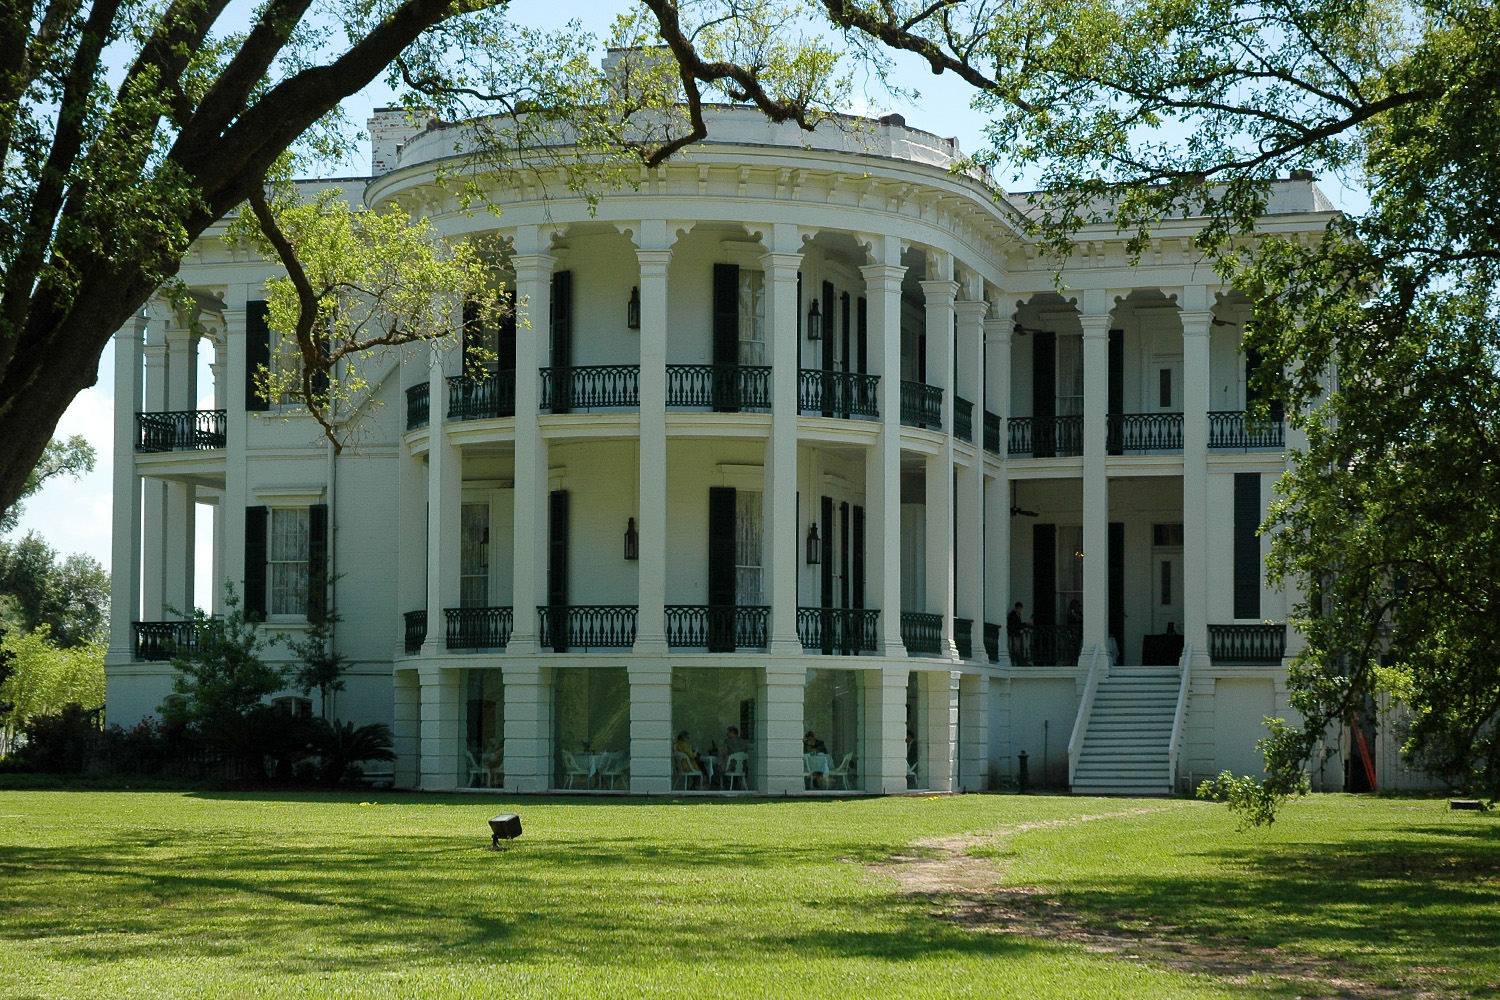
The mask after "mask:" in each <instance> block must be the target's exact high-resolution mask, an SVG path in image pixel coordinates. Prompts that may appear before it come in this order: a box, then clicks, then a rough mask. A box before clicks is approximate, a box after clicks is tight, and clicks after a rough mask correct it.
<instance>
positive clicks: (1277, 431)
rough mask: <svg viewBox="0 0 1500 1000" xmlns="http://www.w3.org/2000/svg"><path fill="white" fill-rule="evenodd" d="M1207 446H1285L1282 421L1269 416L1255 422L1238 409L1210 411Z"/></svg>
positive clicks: (1245, 447) (1282, 419)
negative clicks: (1266, 418)
mask: <svg viewBox="0 0 1500 1000" xmlns="http://www.w3.org/2000/svg"><path fill="white" fill-rule="evenodd" d="M1208 446H1209V447H1210V448H1244V449H1247V450H1248V449H1250V448H1278V449H1279V448H1285V447H1286V420H1285V418H1283V417H1279V416H1273V417H1271V418H1270V419H1268V420H1263V421H1256V420H1253V419H1252V418H1251V417H1250V415H1249V414H1247V413H1245V412H1243V411H1241V410H1210V411H1209V414H1208Z"/></svg>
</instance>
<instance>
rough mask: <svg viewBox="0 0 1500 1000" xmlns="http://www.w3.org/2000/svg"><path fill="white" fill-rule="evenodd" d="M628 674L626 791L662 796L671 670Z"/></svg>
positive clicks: (668, 751) (666, 778) (667, 764)
mask: <svg viewBox="0 0 1500 1000" xmlns="http://www.w3.org/2000/svg"><path fill="white" fill-rule="evenodd" d="M644 305H645V303H644V302H643V303H642V306H644ZM641 312H642V316H641V325H642V326H645V323H646V317H645V315H644V313H645V309H644V308H642V310H641ZM629 671H630V790H631V791H632V792H633V793H635V794H637V795H663V794H666V793H667V792H669V791H671V789H672V668H671V666H669V665H668V664H665V663H662V662H660V661H656V662H648V663H639V664H638V663H632V664H630V665H629ZM703 749H705V750H706V749H707V747H704V748H703Z"/></svg>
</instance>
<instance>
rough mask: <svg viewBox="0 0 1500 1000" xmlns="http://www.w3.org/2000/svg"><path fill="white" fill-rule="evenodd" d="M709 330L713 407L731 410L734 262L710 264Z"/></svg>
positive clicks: (736, 334) (735, 385)
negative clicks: (711, 320)
mask: <svg viewBox="0 0 1500 1000" xmlns="http://www.w3.org/2000/svg"><path fill="white" fill-rule="evenodd" d="M713 333H714V366H713V407H714V410H715V412H718V413H735V412H737V411H738V410H739V408H740V399H739V396H740V394H739V385H740V380H739V362H740V266H739V265H738V264H715V265H714V331H713ZM730 603H733V602H730Z"/></svg>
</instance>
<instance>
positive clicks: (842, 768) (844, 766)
mask: <svg viewBox="0 0 1500 1000" xmlns="http://www.w3.org/2000/svg"><path fill="white" fill-rule="evenodd" d="M853 763H854V754H852V753H846V754H844V759H843V760H841V761H839V766H838V767H836V768H834V769H833V770H832V771H829V772H828V773H827V774H825V775H823V777H824V778H826V779H832V778H837V779H839V783H840V784H841V785H843V786H844V791H846V792H847V791H848V790H849V765H851V764H853Z"/></svg>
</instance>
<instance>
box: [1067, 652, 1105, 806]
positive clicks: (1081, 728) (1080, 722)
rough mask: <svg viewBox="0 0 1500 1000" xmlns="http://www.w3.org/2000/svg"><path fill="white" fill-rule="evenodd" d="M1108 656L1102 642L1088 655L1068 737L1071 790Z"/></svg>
mask: <svg viewBox="0 0 1500 1000" xmlns="http://www.w3.org/2000/svg"><path fill="white" fill-rule="evenodd" d="M1108 663H1109V656H1108V655H1106V654H1105V652H1104V644H1103V643H1101V642H1096V643H1094V651H1093V654H1092V655H1091V656H1090V657H1089V678H1088V680H1087V681H1085V682H1084V685H1083V697H1082V698H1081V699H1080V700H1079V702H1078V716H1077V718H1075V719H1074V720H1073V735H1072V736H1070V737H1068V790H1069V791H1072V790H1073V776H1074V774H1075V773H1076V772H1077V771H1078V758H1079V757H1080V756H1081V755H1082V754H1083V738H1084V736H1085V735H1087V734H1088V730H1089V716H1090V715H1092V714H1093V713H1094V694H1095V693H1096V692H1097V691H1098V690H1099V675H1100V664H1104V665H1105V667H1104V670H1105V672H1106V673H1107V672H1108V669H1109V667H1108Z"/></svg>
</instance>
